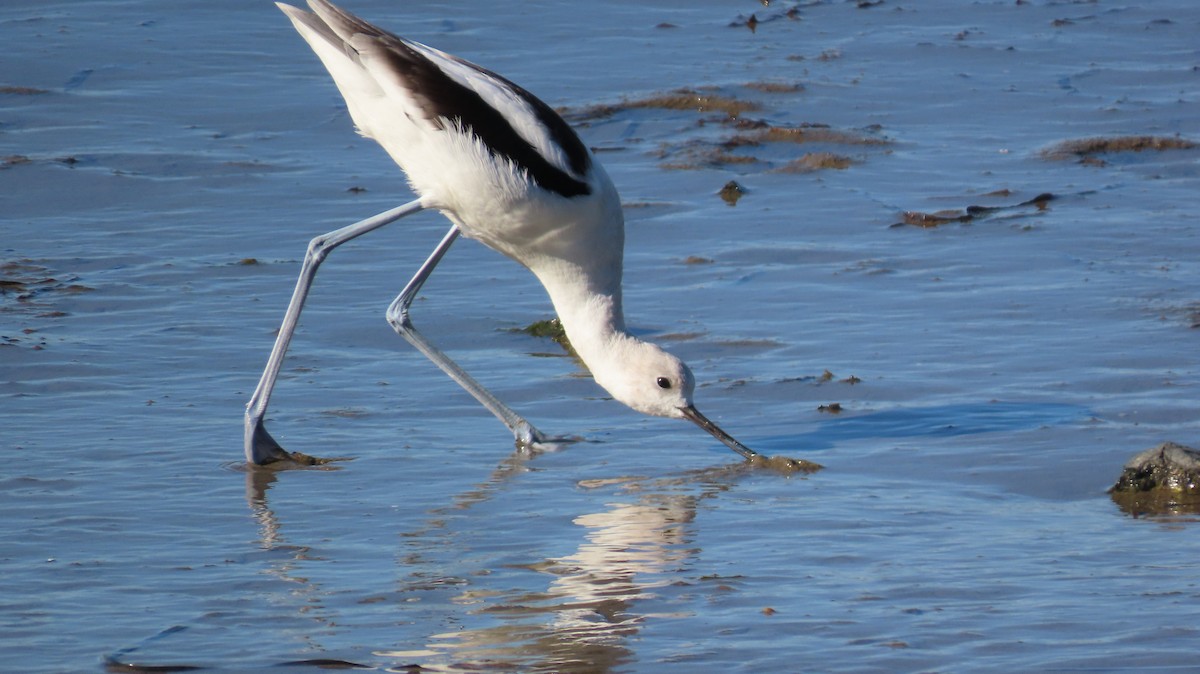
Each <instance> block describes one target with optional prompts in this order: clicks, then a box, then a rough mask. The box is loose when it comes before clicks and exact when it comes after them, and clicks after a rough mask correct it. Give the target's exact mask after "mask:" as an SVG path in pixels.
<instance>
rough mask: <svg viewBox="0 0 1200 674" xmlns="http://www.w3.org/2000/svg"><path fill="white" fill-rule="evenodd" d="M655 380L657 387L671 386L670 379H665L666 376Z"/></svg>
mask: <svg viewBox="0 0 1200 674" xmlns="http://www.w3.org/2000/svg"><path fill="white" fill-rule="evenodd" d="M657 382H658V387H659V388H664V389H665V388H671V380H670V379H667V378H666V377H659V378H658V379H657Z"/></svg>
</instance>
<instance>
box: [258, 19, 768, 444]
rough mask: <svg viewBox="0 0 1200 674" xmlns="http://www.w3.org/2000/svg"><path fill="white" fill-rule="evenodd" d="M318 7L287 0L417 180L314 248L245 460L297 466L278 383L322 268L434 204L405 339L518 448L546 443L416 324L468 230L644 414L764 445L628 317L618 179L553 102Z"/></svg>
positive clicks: (267, 376) (304, 31)
mask: <svg viewBox="0 0 1200 674" xmlns="http://www.w3.org/2000/svg"><path fill="white" fill-rule="evenodd" d="M308 4H309V7H310V8H311V9H312V11H311V12H309V11H305V10H303V9H299V8H296V7H292V6H289V5H284V4H279V8H280V9H282V10H283V11H284V13H286V14H287V16H288V18H290V19H291V20H292V23H293V24H294V25H295V27H296V30H297V31H299V32H300V35H301V36H302V37H303V38H304V39H305V40H306V41H307V42H308V44H309V46H311V47H312V49H313V51H315V52H316V53H317V56H318V57H320V59H321V62H322V63H324V64H325V67H326V68H327V69H328V70H329V74H330V75H332V76H333V81H334V82H335V83H336V84H337V87H338V89H339V90H340V91H341V93H342V96H343V97H344V98H345V99H346V105H347V106H348V107H349V110H350V117H351V118H352V119H353V120H354V123H355V125H356V126H357V127H358V132H359V133H361V134H362V135H363V136H366V137H367V138H371V139H374V140H375V141H376V142H378V143H379V144H380V145H382V146H383V148H384V150H386V151H387V153H388V154H389V155H391V156H392V158H393V159H395V160H396V163H397V164H399V165H400V168H402V169H403V170H404V172H405V173H406V174H407V176H408V181H409V184H410V186H411V187H412V189H413V191H414V192H415V193H416V194H417V195H419V196H418V198H417V199H416V200H415V201H412V202H410V203H408V204H405V205H403V206H399V207H397V208H394V209H392V210H390V211H386V212H384V213H380V214H379V215H377V216H374V217H371V218H368V219H366V220H363V221H361V222H358V223H355V224H353V225H350V226H348V227H344V228H342V229H338V230H335V231H333V232H330V233H328V234H324V235H322V236H318V237H317V238H315V239H313V240H312V242H311V243H310V244H309V247H308V252H307V254H306V255H305V258H304V263H303V266H302V268H301V271H300V278H299V280H298V281H297V283H296V290H295V293H294V294H293V295H292V299H291V303H290V305H289V306H288V309H287V313H286V315H285V316H284V321H283V327H282V328H281V329H280V331H279V336H278V338H277V339H276V341H275V347H274V349H273V350H272V352H271V356H270V358H269V359H268V361H267V367H266V371H265V372H263V376H262V379H261V380H260V381H259V383H258V387H257V388H256V389H255V391H254V394H253V396H252V397H251V398H250V402H249V403H248V404H247V406H246V427H245V449H246V459H247V461H249V462H250V463H252V464H268V463H272V462H275V461H278V460H281V459H288V458H291V455H290V454H289V453H288V452H286V451H284V450H283V448H282V447H281V446H280V445H279V443H277V442H276V441H275V440H274V438H272V437H271V435H270V434H269V433H268V432H267V430H266V428H264V426H263V416H264V414H265V413H266V409H267V403H268V401H269V398H270V395H271V390H272V388H273V387H274V385H275V380H276V378H277V376H278V374H279V368H280V365H281V364H282V361H283V356H284V353H285V352H286V351H287V347H288V343H289V342H290V341H291V338H292V333H293V332H294V330H295V327H296V323H297V321H298V320H299V317H300V311H301V309H302V308H303V305H304V300H305V297H306V296H307V294H308V290H309V288H310V287H311V285H312V282H313V279H314V277H315V275H316V272H317V267H318V266H319V265H320V264H321V262H322V261H323V260H324V259H325V257H326V256H327V255H328V254H329V252H330V251H332V250H333V249H334V248H336V247H337V246H340V245H341V244H343V243H345V242H347V241H350V240H351V239H354V238H357V237H359V236H362V235H363V234H366V233H367V232H370V231H373V230H375V229H378V228H380V227H382V226H384V225H386V224H388V223H390V222H394V221H395V220H398V219H400V218H403V217H405V216H407V215H411V214H413V213H416V212H418V211H421V210H424V209H436V210H438V211H441V212H442V213H443V214H444V215H445V216H446V217H447V218H448V219H449V220H450V222H451V223H453V224H452V226H451V227H450V231H449V232H448V233H447V234H446V235H445V237H444V238H443V239H442V240H441V242H440V243H439V244H438V245H437V247H436V248H435V249H434V251H433V253H432V254H431V255H430V256H429V258H428V259H427V260H426V261H425V263H424V265H423V266H422V267H421V268H420V269H419V270H418V271H417V273H416V275H415V276H414V277H413V278H412V280H411V281H409V283H408V285H407V286H405V288H404V290H403V291H402V292H401V293H400V296H399V297H397V298H396V300H395V301H394V302H393V303H392V304H391V306H390V307H389V308H388V311H387V319H388V322H389V323H390V324H391V325H392V327H393V328H395V330H396V332H397V333H399V334H400V335H401V336H402V337H404V338H405V339H406V340H408V341H409V342H410V343H412V345H413V346H415V347H416V348H417V349H419V350H420V351H421V352H422V353H424V354H425V355H426V356H427V357H429V359H430V360H432V361H433V362H434V363H436V364H437V365H438V367H440V368H442V370H444V371H445V372H446V373H447V374H449V375H450V376H451V377H452V378H453V379H454V380H455V381H457V382H458V383H459V384H460V385H461V386H462V387H463V388H464V389H466V390H467V391H468V392H469V393H470V394H471V395H473V396H475V398H476V399H477V400H479V402H481V403H483V405H484V406H485V407H487V408H488V409H489V410H491V412H492V413H493V414H495V415H496V416H497V417H499V418H500V420H501V421H503V422H504V423H505V425H507V426H508V428H509V430H511V431H512V432H513V435H514V436H515V438H516V442H517V444H518V445H519V446H523V447H533V446H536V445H537V444H539V443H544V442H547V441H548V438H546V436H544V435H543V434H542V433H541V432H540V431H538V430H537V429H536V428H534V427H533V426H532V425H531V424H530V423H529V422H528V421H526V420H525V419H524V418H522V417H521V416H520V415H518V414H517V413H516V412H514V411H513V410H512V409H510V408H509V407H508V406H507V405H505V404H504V403H502V402H500V400H498V399H497V398H496V397H495V396H494V395H492V394H491V393H490V392H489V391H487V389H485V388H484V387H483V386H482V385H480V384H479V383H478V382H477V381H475V380H474V379H473V378H471V376H470V375H468V374H467V373H466V372H464V371H463V369H462V368H461V367H459V366H458V365H457V364H455V363H454V362H453V361H452V360H450V358H448V357H447V356H446V355H445V354H444V353H442V352H441V351H440V350H439V349H438V348H437V347H435V346H434V345H433V344H432V343H430V342H429V340H427V339H426V338H425V337H423V336H422V335H421V333H419V332H418V331H417V330H416V328H415V327H413V324H412V321H411V320H410V318H409V307H410V305H411V304H412V301H413V299H414V298H415V297H416V294H417V292H418V291H419V290H420V288H421V285H422V284H423V283H424V282H425V280H426V278H428V276H429V274H430V273H431V272H432V271H433V269H434V267H435V266H437V264H438V261H440V260H441V258H442V256H443V255H445V253H446V251H447V250H448V249H449V248H450V245H451V244H452V243H454V240H455V239H457V238H458V236H459V235H460V234H462V235H465V236H467V237H468V238H472V239H475V240H477V241H479V242H481V243H483V244H484V245H486V246H488V247H489V248H492V249H493V250H496V251H499V252H500V253H503V254H504V255H507V256H508V257H510V258H512V259H513V260H516V261H517V262H519V263H520V264H521V265H523V266H524V267H526V268H527V269H529V270H530V271H531V272H533V273H534V275H535V276H537V278H538V280H540V281H541V282H542V285H543V286H545V288H546V292H547V293H549V295H550V299H551V301H552V302H553V304H554V310H555V311H556V312H557V314H558V316H559V319H560V320H561V321H562V325H563V328H564V329H565V330H566V333H567V337H568V339H569V340H570V342H571V345H572V347H574V349H575V352H576V353H577V354H578V355H579V357H580V359H582V360H583V362H584V363H585V364H586V365H587V367H588V369H589V370H590V371H591V373H592V376H593V378H594V379H595V381H596V383H597V384H599V385H600V386H601V387H603V388H604V389H605V390H606V391H608V392H609V393H610V394H611V395H612V396H613V397H614V398H616V399H617V400H619V401H621V402H622V403H625V404H626V405H628V406H629V407H631V408H633V409H635V410H637V411H639V412H644V413H646V414H651V415H655V416H660V417H671V418H676V419H689V420H691V421H693V422H695V423H696V424H698V425H699V426H700V427H701V428H703V429H704V430H706V431H708V432H709V433H711V434H712V435H713V436H714V437H716V438H717V439H718V440H720V441H721V442H723V443H725V445H727V446H728V447H729V448H731V449H733V450H734V451H735V452H738V453H739V454H741V455H742V456H744V457H746V458H747V459H752V458H755V457H757V456H758V454H757V453H756V452H754V451H753V450H751V449H750V448H749V447H746V446H745V445H743V444H742V443H740V442H738V441H737V440H735V439H734V438H733V437H731V436H730V435H729V434H728V433H726V432H725V431H723V430H721V428H720V427H718V426H717V425H716V424H714V423H713V422H712V421H710V420H709V419H708V418H706V417H705V416H704V415H703V414H701V413H700V412H699V411H697V410H696V407H695V406H694V405H693V404H692V392H693V389H694V387H695V380H694V379H693V377H692V372H691V370H689V369H688V367H687V365H685V364H684V363H683V361H681V360H679V359H678V358H676V357H675V356H673V355H671V354H669V353H667V352H666V351H664V350H663V349H661V348H659V347H658V346H656V345H654V344H652V343H650V342H647V341H644V340H641V339H638V338H637V337H634V336H632V335H631V334H629V332H628V331H627V330H626V328H625V318H624V315H623V313H622V308H621V265H622V256H623V252H624V251H623V249H624V245H625V230H624V219H623V217H622V214H621V203H620V199H619V197H618V196H617V190H616V188H615V187H613V184H612V181H611V180H610V179H609V177H608V175H607V174H606V173H605V172H604V169H603V168H602V167H601V166H600V163H599V162H597V161H596V158H595V157H594V156H592V153H591V152H590V151H589V150H588V148H587V147H586V146H584V144H583V142H581V141H580V140H579V137H578V136H577V135H575V132H574V131H572V130H571V127H570V126H568V125H567V123H566V122H565V121H563V119H562V118H561V117H560V116H559V115H558V114H557V113H555V112H554V110H552V109H551V108H550V107H549V106H548V105H546V104H545V103H543V102H542V101H540V100H538V99H537V98H535V97H534V96H533V95H532V94H530V93H529V92H528V91H526V90H524V89H522V88H521V87H519V86H517V85H516V84H513V83H512V82H510V81H508V80H506V79H504V78H503V77H501V76H499V75H497V74H495V73H493V72H491V71H489V70H486V69H484V68H480V67H479V66H476V65H474V64H471V63H468V62H467V61H464V60H462V59H460V58H457V57H455V56H452V55H450V54H446V53H444V52H441V51H438V50H436V49H433V48H431V47H427V46H425V45H423V44H419V43H417V42H413V41H411V40H405V39H403V38H401V37H398V36H396V35H393V34H391V33H389V32H387V31H385V30H382V29H380V28H377V27H376V26H373V25H371V24H369V23H367V22H365V21H363V20H362V19H359V18H358V17H356V16H354V15H353V14H350V13H349V12H346V11H344V10H342V9H340V8H338V7H336V6H334V5H333V4H331V3H329V2H327V1H326V0H309V3H308Z"/></svg>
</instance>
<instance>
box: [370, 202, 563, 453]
mask: <svg viewBox="0 0 1200 674" xmlns="http://www.w3.org/2000/svg"><path fill="white" fill-rule="evenodd" d="M458 234H459V230H458V225H454V226H452V227H451V228H450V231H449V232H446V236H445V237H443V238H442V241H441V243H439V244H438V245H437V248H434V249H433V252H432V253H430V255H429V259H427V260H425V264H423V265H421V268H420V269H419V270H417V273H416V275H415V276H413V277H412V280H411V281H409V282H408V285H406V286H404V290H402V291H400V295H399V296H398V297H397V298H396V299H395V301H393V302H392V304H391V306H389V307H388V310H387V320H388V323H390V324H391V326H392V328H394V329H395V330H396V332H397V333H399V335H400V336H401V337H403V338H404V339H406V340H408V342H409V343H410V344H412V345H413V346H415V347H417V350H418V351H420V352H421V353H423V354H425V356H426V357H427V358H429V360H432V361H433V362H434V364H435V365H437V366H438V367H440V368H442V371H443V372H445V373H446V374H448V375H450V378H451V379H453V380H454V381H456V382H458V384H459V386H462V387H463V388H464V389H466V390H467V393H470V394H471V395H473V396H475V399H476V400H478V401H479V402H481V403H483V406H484V407H486V408H488V410H490V411H491V413H492V414H495V415H496V417H497V418H498V419H500V421H503V422H504V425H505V426H508V429H509V430H510V431H512V433H513V436H514V437H515V438H516V441H517V446H518V447H522V448H526V449H528V448H532V447H533V446H534V445H535V444H539V443H543V442H545V441H546V437H545V436H544V435H542V432H541V431H539V430H538V429H536V428H534V427H533V425H532V424H530V423H529V422H528V421H526V420H525V419H524V418H523V417H521V415H519V414H517V413H516V412H514V411H513V410H512V408H510V407H509V406H508V405H505V404H504V403H502V402H500V399H499V398H497V397H496V396H494V395H492V393H491V392H490V391H488V390H487V389H486V388H484V387H483V385H482V384H480V383H479V382H477V381H475V378H474V377H472V376H471V375H469V374H467V373H466V371H465V370H463V369H462V368H461V367H459V365H458V364H457V363H455V362H454V361H453V360H450V357H449V356H447V355H446V354H445V353H443V352H442V350H441V349H439V348H437V347H436V346H434V345H433V343H431V342H430V341H429V340H428V339H426V338H425V336H424V335H422V334H421V333H420V332H417V329H416V327H415V326H413V323H412V319H411V318H410V317H409V315H408V309H409V307H410V306H412V303H413V300H414V299H416V296H417V293H418V292H419V291H420V290H421V286H422V285H424V283H425V280H426V279H427V278H429V274H430V273H432V272H433V268H434V267H436V266H437V263H438V262H439V261H441V259H442V256H443V255H445V254H446V251H447V250H449V249H450V245H451V244H453V243H454V240H455V239H457V238H458Z"/></svg>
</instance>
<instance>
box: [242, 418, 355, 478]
mask: <svg viewBox="0 0 1200 674" xmlns="http://www.w3.org/2000/svg"><path fill="white" fill-rule="evenodd" d="M246 461H247V462H248V463H249V464H250V465H252V466H267V467H270V468H273V469H275V468H290V467H295V466H322V465H325V464H327V463H329V462H331V461H337V459H326V458H322V457H319V456H309V455H308V454H305V453H303V452H289V451H287V450H286V449H284V448H283V447H282V446H281V445H280V444H279V443H278V442H277V441H276V440H275V438H273V437H271V434H270V433H268V432H267V429H266V427H265V426H263V422H262V419H257V420H252V419H249V418H247V419H246Z"/></svg>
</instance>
